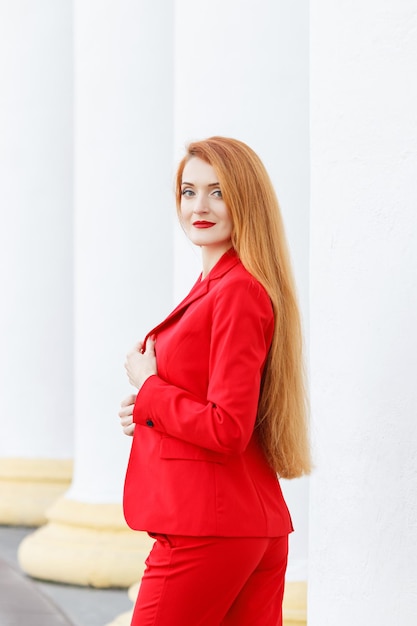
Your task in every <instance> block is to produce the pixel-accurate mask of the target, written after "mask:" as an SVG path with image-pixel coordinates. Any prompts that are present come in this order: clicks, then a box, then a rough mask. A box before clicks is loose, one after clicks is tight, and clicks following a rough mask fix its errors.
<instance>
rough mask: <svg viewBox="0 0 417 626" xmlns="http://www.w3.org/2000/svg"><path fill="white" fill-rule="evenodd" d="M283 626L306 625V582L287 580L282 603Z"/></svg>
mask: <svg viewBox="0 0 417 626" xmlns="http://www.w3.org/2000/svg"><path fill="white" fill-rule="evenodd" d="M282 614H283V623H284V626H306V624H307V582H306V581H294V582H293V581H287V582H286V583H285V593H284V602H283V605H282Z"/></svg>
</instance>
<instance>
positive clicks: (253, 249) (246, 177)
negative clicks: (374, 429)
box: [176, 137, 311, 478]
mask: <svg viewBox="0 0 417 626" xmlns="http://www.w3.org/2000/svg"><path fill="white" fill-rule="evenodd" d="M192 157H198V158H200V159H203V160H204V161H206V162H207V163H209V164H210V165H211V166H212V167H213V168H214V170H215V171H216V174H217V176H218V180H219V183H220V188H221V191H222V196H223V199H224V201H225V203H226V205H227V207H228V209H229V211H230V215H231V217H232V222H233V232H232V245H233V247H234V249H235V250H236V252H237V254H238V256H239V258H240V260H241V262H242V264H243V265H244V267H245V268H246V269H247V270H248V272H250V273H251V274H252V276H254V277H255V278H256V279H257V280H258V281H259V282H260V283H261V284H262V285H263V286H264V287H265V289H266V291H267V293H268V294H269V297H270V298H271V302H272V306H273V310H274V317H275V331H274V337H273V340H272V345H271V349H270V351H269V354H268V358H267V362H266V366H265V370H264V375H263V380H262V386H261V393H260V398H259V405H258V416H257V429H258V430H259V435H260V439H261V443H262V446H263V449H264V451H265V454H266V456H267V458H268V460H269V463H270V464H271V466H272V467H273V468H274V470H275V471H276V472H277V473H278V474H279V475H280V476H281V477H283V478H296V477H299V476H302V475H303V474H308V473H309V472H310V470H311V458H310V447H309V440H308V428H307V402H306V392H305V385H304V370H303V356H302V343H303V342H302V333H301V324H300V315H299V310H298V305H297V299H296V295H295V287H294V280H293V275H292V270H291V263H290V258H289V253H288V246H287V242H286V237H285V232H284V226H283V223H282V218H281V213H280V209H279V205H278V200H277V198H276V195H275V191H274V188H273V186H272V183H271V180H270V178H269V176H268V173H267V171H266V169H265V167H264V165H263V164H262V162H261V160H260V159H259V157H258V156H257V154H256V153H255V152H254V151H253V150H252V149H251V148H249V146H247V145H246V144H244V143H243V142H241V141H238V140H236V139H230V138H226V137H211V138H210V139H206V140H204V141H196V142H193V143H191V144H190V145H189V146H188V150H187V154H186V155H185V157H184V158H183V159H182V161H181V162H180V164H179V166H178V170H177V175H176V201H177V209H178V211H179V208H180V202H181V182H182V173H183V170H184V167H185V164H186V163H187V161H189V159H191V158H192Z"/></svg>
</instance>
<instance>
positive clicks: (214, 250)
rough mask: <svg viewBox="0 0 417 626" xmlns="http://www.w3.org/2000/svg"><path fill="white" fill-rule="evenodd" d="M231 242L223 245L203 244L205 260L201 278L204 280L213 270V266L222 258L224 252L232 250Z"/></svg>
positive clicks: (202, 254) (202, 249) (203, 259)
mask: <svg viewBox="0 0 417 626" xmlns="http://www.w3.org/2000/svg"><path fill="white" fill-rule="evenodd" d="M231 247H232V245H231V243H230V242H228V243H225V244H223V245H222V246H201V256H202V261H203V273H202V276H201V279H202V280H204V279H205V278H206V276H207V275H208V274H209V273H210V272H211V270H212V269H213V267H214V266H215V265H216V263H217V262H218V261H220V259H221V258H222V256H223V254H224V253H225V252H227V251H228V250H230V248H231Z"/></svg>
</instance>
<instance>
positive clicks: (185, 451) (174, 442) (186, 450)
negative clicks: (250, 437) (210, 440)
mask: <svg viewBox="0 0 417 626" xmlns="http://www.w3.org/2000/svg"><path fill="white" fill-rule="evenodd" d="M159 454H160V457H161V459H183V460H188V461H209V462H210V463H221V464H222V465H224V464H225V463H227V460H228V455H227V454H222V453H221V452H214V450H208V449H207V448H201V447H200V446H194V445H193V444H192V443H188V442H187V441H182V440H181V439H175V438H174V437H162V439H161V443H160V448H159Z"/></svg>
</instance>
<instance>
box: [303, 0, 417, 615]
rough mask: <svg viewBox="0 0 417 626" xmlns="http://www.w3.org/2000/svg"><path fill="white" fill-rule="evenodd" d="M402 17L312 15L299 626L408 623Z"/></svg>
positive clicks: (368, 9)
mask: <svg viewBox="0 0 417 626" xmlns="http://www.w3.org/2000/svg"><path fill="white" fill-rule="evenodd" d="M416 26H417V6H416V4H415V2H411V1H406V0H403V1H400V2H398V1H394V0H384V2H380V1H378V0H368V1H367V2H361V3H352V2H346V1H344V2H338V3H333V2H329V1H324V0H314V1H313V2H312V3H311V146H312V152H311V155H312V156H311V164H312V176H311V189H312V214H311V373H312V392H313V416H314V432H315V440H316V464H317V470H316V472H315V474H314V475H313V478H312V481H311V518H310V519H311V533H310V544H311V551H310V576H309V591H310V593H309V621H308V623H309V626H333V625H334V624H338V626H345V625H346V626H348V625H349V626H351V625H352V624H358V625H365V624H366V625H368V624H378V625H379V626H392V625H401V626H412V625H414V624H415V623H416V615H417V594H416V585H415V581H416V571H417V542H416V527H417V480H416V477H417V420H416V414H417V386H416V371H417V333H416V319H417V290H416V286H417V247H416V234H417V210H416V208H417V207H416V197H417V124H416V119H417V118H416V111H417V84H416V80H415V76H416V70H417V67H416V59H417V38H416V37H415V32H416Z"/></svg>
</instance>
